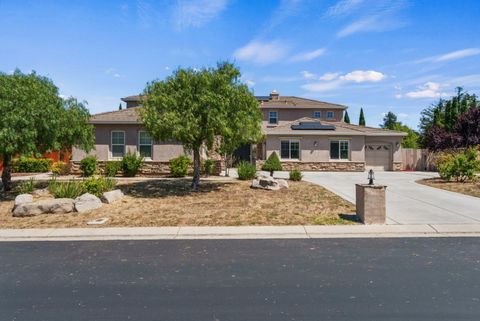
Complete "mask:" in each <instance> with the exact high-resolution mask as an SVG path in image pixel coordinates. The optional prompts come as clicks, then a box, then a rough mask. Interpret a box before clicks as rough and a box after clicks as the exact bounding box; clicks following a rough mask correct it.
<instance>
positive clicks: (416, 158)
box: [402, 148, 436, 171]
mask: <svg viewBox="0 0 480 321" xmlns="http://www.w3.org/2000/svg"><path fill="white" fill-rule="evenodd" d="M434 159H435V156H434V154H433V153H432V152H429V151H428V150H427V149H419V148H402V170H406V171H435V170H436V168H435V161H434Z"/></svg>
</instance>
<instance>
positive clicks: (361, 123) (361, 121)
mask: <svg viewBox="0 0 480 321" xmlns="http://www.w3.org/2000/svg"><path fill="white" fill-rule="evenodd" d="M358 124H359V125H360V126H365V124H366V123H365V115H364V114H363V108H360V118H359V119H358Z"/></svg>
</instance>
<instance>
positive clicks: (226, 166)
mask: <svg viewBox="0 0 480 321" xmlns="http://www.w3.org/2000/svg"><path fill="white" fill-rule="evenodd" d="M225 176H230V174H229V172H228V155H227V154H225Z"/></svg>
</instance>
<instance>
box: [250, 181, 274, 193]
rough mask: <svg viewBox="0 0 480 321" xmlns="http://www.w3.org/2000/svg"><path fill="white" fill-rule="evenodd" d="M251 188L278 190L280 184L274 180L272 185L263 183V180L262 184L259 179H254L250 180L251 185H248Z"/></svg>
mask: <svg viewBox="0 0 480 321" xmlns="http://www.w3.org/2000/svg"><path fill="white" fill-rule="evenodd" d="M250 187H251V188H259V189H266V190H270V191H278V190H279V189H280V186H279V185H278V184H277V183H276V182H275V183H274V184H272V185H268V184H265V181H263V185H262V180H259V179H254V180H253V181H252V185H251V186H250Z"/></svg>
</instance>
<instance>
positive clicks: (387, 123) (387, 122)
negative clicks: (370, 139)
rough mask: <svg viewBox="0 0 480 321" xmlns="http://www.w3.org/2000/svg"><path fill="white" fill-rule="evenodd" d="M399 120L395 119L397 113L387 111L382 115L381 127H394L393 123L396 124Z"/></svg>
mask: <svg viewBox="0 0 480 321" xmlns="http://www.w3.org/2000/svg"><path fill="white" fill-rule="evenodd" d="M398 123H399V122H398V121H397V115H395V114H394V113H393V112H391V111H389V112H388V113H387V114H386V115H385V116H384V117H383V124H380V127H381V128H384V129H391V130H393V129H395V125H397V124H398Z"/></svg>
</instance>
